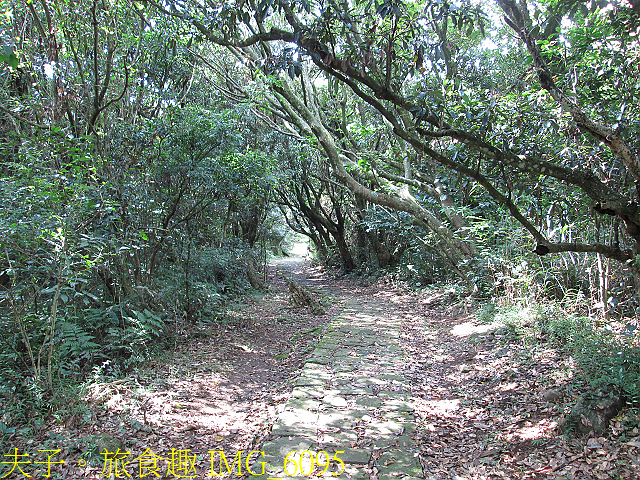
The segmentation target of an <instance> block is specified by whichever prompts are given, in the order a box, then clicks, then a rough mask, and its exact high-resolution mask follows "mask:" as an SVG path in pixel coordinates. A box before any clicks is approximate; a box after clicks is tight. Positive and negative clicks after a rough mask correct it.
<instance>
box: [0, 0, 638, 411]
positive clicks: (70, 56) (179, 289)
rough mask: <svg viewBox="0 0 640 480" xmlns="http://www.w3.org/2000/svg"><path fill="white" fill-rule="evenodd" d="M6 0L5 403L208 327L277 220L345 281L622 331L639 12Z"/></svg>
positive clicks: (2, 107) (633, 7)
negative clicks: (561, 306)
mask: <svg viewBox="0 0 640 480" xmlns="http://www.w3.org/2000/svg"><path fill="white" fill-rule="evenodd" d="M0 5H2V12H0V25H1V27H2V28H1V30H2V34H1V37H0V38H1V41H2V50H1V51H0V84H1V85H2V88H1V89H0V139H1V142H0V170H1V172H0V173H1V176H0V190H1V195H0V206H1V209H0V231H1V232H2V235H1V236H0V247H1V248H0V250H1V252H0V253H1V258H0V311H1V324H0V325H1V326H2V332H1V333H0V339H1V340H0V341H1V342H2V347H1V348H0V377H1V380H2V381H0V385H3V387H2V388H3V389H4V390H3V391H1V392H0V396H2V397H3V398H6V399H11V402H14V404H15V403H19V402H25V401H29V402H33V403H38V402H40V405H44V404H46V402H44V401H43V399H46V398H49V396H50V395H51V394H52V392H53V391H54V390H55V389H56V388H57V386H59V385H60V384H61V383H64V382H65V381H67V380H70V379H81V378H84V377H85V376H86V375H87V374H88V373H89V372H91V371H92V369H96V368H102V369H104V368H110V369H113V371H114V372H115V371H118V370H119V369H122V368H130V367H132V366H135V365H136V364H138V363H139V362H140V361H143V360H144V359H145V358H146V356H147V355H148V354H149V353H151V351H152V350H153V349H154V348H157V347H158V346H161V345H162V344H163V342H166V341H168V340H170V338H171V336H172V335H175V334H177V333H178V332H179V331H180V330H181V329H182V328H183V327H184V325H185V322H186V323H194V322H211V321H215V320H217V319H219V318H221V316H222V311H223V310H222V305H223V304H224V302H225V300H227V299H228V298H230V297H231V296H233V295H236V294H238V293H240V292H241V291H244V290H245V289H247V288H249V285H252V286H254V287H259V286H260V275H259V273H260V272H259V271H260V265H259V263H260V261H264V259H265V252H266V250H267V249H269V250H270V249H273V251H274V252H279V253H282V250H283V246H284V244H283V239H284V238H285V236H286V233H287V232H288V231H291V230H293V231H295V232H298V233H299V234H300V235H303V236H306V237H307V238H308V239H309V241H310V242H311V244H312V245H313V247H314V250H315V252H316V254H317V256H318V258H319V259H320V260H321V261H323V262H326V263H330V264H334V265H336V266H337V267H339V268H341V269H342V271H343V272H355V273H372V274H375V275H378V274H380V272H384V273H385V274H386V275H388V276H389V277H390V278H392V279H400V280H406V281H408V282H410V283H412V284H413V285H414V286H423V285H426V284H432V283H436V282H442V281H451V280H453V279H454V277H455V278H457V279H458V280H461V281H462V282H463V283H464V284H465V285H466V289H467V291H470V292H475V293H476V294H477V295H480V296H485V297H490V296H492V297H495V298H503V299H504V298H508V299H511V300H518V299H528V300H530V299H532V298H542V297H544V298H547V299H552V300H556V301H562V302H564V301H566V299H568V298H569V299H573V300H574V301H575V305H576V309H577V310H579V312H580V313H582V314H584V315H585V316H590V317H593V318H596V317H597V318H599V317H602V318H607V319H611V318H613V319H616V320H619V321H620V322H621V324H622V325H625V327H629V328H628V329H627V331H629V332H633V328H635V325H637V311H636V308H637V306H638V301H637V300H638V274H639V272H640V266H639V265H640V263H639V262H638V256H637V254H636V252H637V250H638V248H640V207H639V204H640V203H639V202H640V198H639V197H638V195H639V193H638V189H637V182H638V181H640V145H639V144H638V138H640V136H639V133H640V117H639V114H640V110H639V109H638V108H636V106H637V101H638V100H637V97H638V94H639V93H640V91H639V90H640V83H639V81H638V78H640V70H639V68H640V45H639V43H638V35H639V33H640V20H639V13H638V6H637V4H636V3H631V4H627V3H625V2H598V1H591V2H586V3H582V2H574V1H563V0H544V1H541V2H535V3H534V2H530V4H529V5H527V4H526V2H518V3H515V2H513V1H511V0H497V2H496V3H492V2H486V3H483V4H481V5H476V4H472V3H470V2H466V1H461V2H452V1H440V0H437V1H430V0H429V1H425V2H402V1H399V0H398V1H397V0H385V1H376V2H372V1H366V2H362V1H353V2H342V1H334V0H328V1H324V0H321V1H317V2H316V1H306V0H302V1H297V0H291V1H287V0H262V1H259V2H256V1H253V0H248V1H244V2H240V3H235V2H232V3H226V2H224V1H212V2H207V3H206V6H205V4H203V3H202V2H191V1H188V0H186V1H173V2H169V3H166V2H155V1H153V0H146V1H134V0H112V1H98V0H84V1H80V2H70V1H66V0H63V1H60V2H49V1H47V0H39V1H30V0H29V1H27V0H15V1H8V0H0ZM284 249H285V250H286V247H284ZM101 366H102V367H101ZM3 404H4V403H3ZM6 405H10V403H6ZM3 408H5V409H6V410H5V411H4V412H3V415H4V416H3V419H2V420H0V423H1V422H4V423H6V424H9V423H13V422H15V421H18V420H19V419H17V418H15V416H14V415H18V414H19V413H16V412H23V413H24V412H26V411H28V409H24V408H21V409H12V408H11V407H10V406H7V407H3ZM12 416H13V417H12Z"/></svg>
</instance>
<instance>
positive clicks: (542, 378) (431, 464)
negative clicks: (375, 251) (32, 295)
mask: <svg viewBox="0 0 640 480" xmlns="http://www.w3.org/2000/svg"><path fill="white" fill-rule="evenodd" d="M276 270H279V271H281V272H283V273H285V274H287V275H289V276H291V277H293V278H294V279H295V280H296V281H297V282H299V283H301V284H303V285H305V286H307V287H309V288H311V289H312V290H313V291H315V292H316V293H317V295H318V296H319V297H321V298H322V301H323V303H324V304H325V305H326V306H327V307H328V309H327V315H325V316H321V317H318V316H313V315H311V314H309V313H308V312H305V311H304V310H300V309H294V308H292V307H291V306H290V305H289V303H288V293H287V291H286V286H285V284H284V282H283V281H282V279H281V278H279V277H278V276H277V275H276ZM268 284H269V291H268V292H266V293H263V294H259V295H254V296H252V297H250V298H247V299H245V300H244V301H243V302H242V303H238V304H237V305H235V306H232V307H231V308H230V309H229V311H228V312H227V315H226V317H225V318H224V319H222V320H221V321H216V322H213V323H211V324H206V325H203V326H202V328H200V329H196V330H194V329H186V328H185V329H184V330H180V331H178V332H176V333H177V338H178V339H179V340H178V342H177V343H176V347H175V349H174V351H173V352H170V354H168V355H167V358H166V359H157V360H156V361H155V362H153V363H151V364H149V365H147V366H146V368H144V369H141V370H140V371H138V372H136V373H135V374H133V375H130V376H129V377H127V378H125V379H123V380H118V381H116V382H106V383H96V384H95V386H94V387H93V389H92V392H91V393H90V395H89V397H90V398H92V399H93V400H94V401H95V403H94V404H93V405H92V406H91V411H92V412H93V413H94V417H93V418H92V419H91V420H90V421H87V420H86V419H85V420H83V419H82V418H80V416H79V415H78V416H72V417H71V419H70V420H69V421H68V422H66V423H65V424H60V425H56V426H52V427H51V428H50V431H49V432H48V433H46V434H45V433H42V435H41V440H42V441H41V442H40V443H39V445H38V448H63V453H62V454H61V455H62V459H64V460H65V461H66V465H67V466H68V467H65V468H64V470H63V472H64V473H63V476H62V477H61V478H74V479H78V478H94V479H97V478H104V476H103V475H102V474H103V470H104V465H103V462H102V459H101V457H100V455H99V453H98V451H100V450H101V447H102V446H104V445H102V444H103V443H105V442H104V441H103V440H100V439H99V438H100V437H101V435H102V436H104V435H105V434H106V437H107V438H108V439H112V440H116V441H118V442H122V443H121V444H120V445H121V447H122V449H123V450H126V451H127V452H130V454H131V456H130V457H129V460H132V461H133V462H132V463H131V465H130V466H129V467H128V468H129V469H128V472H129V473H130V474H131V476H132V478H140V477H141V475H140V473H141V472H140V470H139V465H141V463H140V462H141V460H140V458H145V457H144V455H145V452H147V453H146V454H147V455H148V454H149V452H152V453H153V454H154V455H157V456H158V457H162V458H161V459H159V460H158V461H159V462H160V464H162V465H163V467H162V471H163V472H164V477H163V478H179V477H183V478H184V477H190V478H203V479H204V478H240V477H242V476H245V478H258V476H257V475H256V476H251V475H248V473H249V472H248V471H247V467H248V468H252V471H253V472H254V473H259V472H260V468H259V465H255V464H254V460H262V459H261V458H257V457H258V456H259V454H257V453H256V454H254V456H253V457H252V458H251V459H249V461H246V455H247V453H248V452H250V451H252V450H255V451H264V452H265V456H267V457H270V458H265V459H264V461H268V462H269V463H270V464H271V466H270V467H268V468H269V469H268V470H267V472H266V474H265V475H264V476H262V477H261V478H287V477H286V476H282V475H280V476H278V475H277V474H278V469H279V468H281V467H283V463H284V460H285V458H286V455H287V454H288V453H289V452H290V451H294V450H298V451H303V450H308V451H309V452H314V455H315V454H316V453H317V452H318V451H320V450H322V449H324V450H325V451H327V452H328V453H329V455H330V457H331V459H330V462H329V463H330V468H329V469H328V471H327V472H326V473H325V477H326V478H343V479H348V478H351V479H360V480H362V479H369V480H382V479H392V478H393V479H395V478H407V477H409V478H411V477H416V478H425V479H431V480H449V479H452V480H461V479H465V480H466V479H469V480H484V479H534V478H535V479H537V478H540V479H542V478H545V479H551V478H568V479H569V478H571V479H600V478H603V479H604V478H622V479H626V478H638V476H637V472H639V471H640V458H639V453H638V452H639V451H640V448H638V447H640V441H638V440H639V439H638V438H635V439H633V438H631V439H630V441H629V442H627V443H623V442H621V441H614V440H609V439H607V438H591V439H585V440H583V441H581V442H578V441H575V440H571V439H569V438H565V437H562V436H561V435H560V434H559V433H558V431H557V429H556V428H555V421H556V420H557V419H558V418H559V417H560V416H561V415H562V413H563V411H564V410H565V408H566V405H567V404H568V402H570V401H571V400H572V398H571V397H570V395H571V392H570V390H569V389H565V390H564V391H566V392H568V393H567V395H568V397H567V398H563V399H560V400H559V401H555V402H549V401H547V400H545V399H544V397H543V395H542V392H543V391H544V389H545V388H548V387H550V386H554V387H555V386H558V385H560V386H562V385H564V384H565V383H567V382H568V381H569V379H570V378H569V375H568V373H567V372H569V371H570V370H571V368H572V365H571V363H570V359H566V358H564V357H562V356H561V355H560V354H559V353H558V352H555V351H553V350H552V349H550V348H535V349H532V348H531V346H530V345H525V344H524V342H523V341H522V340H521V339H519V338H518V337H517V335H513V332H510V331H509V330H508V329H505V328H503V327H500V326H499V325H482V324H480V323H479V322H478V321H477V320H476V317H475V316H474V315H473V314H471V313H466V312H465V311H464V308H461V307H460V306H459V305H458V306H456V305H453V303H454V300H453V297H451V296H450V295H449V294H448V293H447V292H444V291H441V292H437V293H433V294H431V295H427V294H424V293H422V294H411V293H406V292H402V291H400V290H398V289H396V288H393V287H392V286H390V285H385V284H383V283H379V284H376V285H367V286H364V285H362V284H361V283H360V282H358V281H355V280H353V279H349V278H344V277H343V278H339V279H335V278H331V277H330V276H328V275H326V274H324V273H323V272H322V270H321V269H320V268H318V267H311V266H309V265H308V264H307V263H305V262H304V261H303V259H302V258H299V257H296V258H292V259H282V260H278V261H277V262H274V264H273V265H272V266H271V267H270V268H269V282H268ZM85 417H86V415H85ZM612 428H613V429H615V428H617V427H616V423H614V425H613V427H612ZM636 433H637V432H636ZM296 442H297V443H296ZM634 442H635V443H634ZM341 450H342V451H344V453H340V454H338V455H337V458H340V459H341V460H342V461H343V462H344V464H345V471H344V472H343V473H342V474H341V475H339V476H333V477H332V476H331V475H330V473H331V472H333V473H337V471H336V469H339V468H341V467H340V464H339V462H338V460H337V459H334V458H333V456H334V455H335V454H336V453H337V451H341ZM212 451H214V452H218V451H223V452H224V453H225V457H226V459H227V461H228V463H229V466H230V467H231V468H230V469H229V470H227V469H226V468H225V466H224V465H223V467H222V470H220V464H219V454H214V458H213V461H212V454H211V453H210V452H212ZM240 451H242V452H243V453H241V454H240V457H241V458H242V465H241V468H240V471H241V473H242V475H241V476H240V477H239V476H238V475H235V474H236V473H238V468H239V467H238V465H237V464H234V463H233V462H234V460H235V459H236V458H237V457H236V456H237V455H238V452H240ZM178 454H180V455H182V456H183V457H184V458H186V459H187V460H186V461H184V464H183V470H180V469H179V468H178V467H179V466H180V464H177V463H176V458H177V455H178ZM305 455H306V460H305V461H306V462H307V463H305V464H304V465H303V466H304V472H305V473H309V471H310V468H311V467H310V465H309V463H308V461H309V458H310V456H309V455H310V454H305ZM141 456H142V457H141ZM135 459H137V462H138V463H136V461H135ZM319 459H320V463H321V464H323V465H324V461H323V460H324V458H323V457H322V456H321V457H320V458H319ZM81 460H89V462H88V463H87V465H86V466H82V467H80V466H78V464H79V463H80V464H81V463H82V462H81ZM290 460H293V461H294V462H297V466H298V469H297V470H298V472H299V467H300V463H299V458H298V457H296V456H295V455H293V456H292V457H291V458H290ZM316 460H317V458H316ZM172 462H173V474H172V473H171V471H169V472H167V466H171V465H172ZM234 465H235V466H234ZM288 467H289V469H288V472H290V473H291V472H292V471H293V467H294V463H291V461H290V462H289V463H288ZM316 467H317V464H316ZM56 468H57V467H56ZM212 469H213V471H212ZM322 469H323V467H321V468H315V469H313V470H311V473H312V474H313V475H316V476H319V474H320V472H321V471H322ZM229 471H231V473H229ZM212 473H216V474H218V473H222V475H216V476H215V477H214V476H212V475H211V474H212ZM267 473H268V475H267ZM194 475H195V476H194ZM152 477H153V475H152ZM302 478H309V476H307V477H302Z"/></svg>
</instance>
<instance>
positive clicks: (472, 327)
mask: <svg viewBox="0 0 640 480" xmlns="http://www.w3.org/2000/svg"><path fill="white" fill-rule="evenodd" d="M501 325H502V324H498V323H490V324H488V325H476V324H475V323H474V322H464V323H461V324H459V325H456V326H455V327H453V328H452V329H451V335H455V336H456V337H468V336H469V335H473V334H474V333H487V332H488V331H490V330H495V329H497V328H499V327H500V326H501Z"/></svg>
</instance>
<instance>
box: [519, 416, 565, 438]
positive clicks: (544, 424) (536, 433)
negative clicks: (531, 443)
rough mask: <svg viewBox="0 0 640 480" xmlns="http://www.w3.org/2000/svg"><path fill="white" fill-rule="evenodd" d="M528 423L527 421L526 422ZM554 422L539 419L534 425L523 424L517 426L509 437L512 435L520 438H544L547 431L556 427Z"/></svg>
mask: <svg viewBox="0 0 640 480" xmlns="http://www.w3.org/2000/svg"><path fill="white" fill-rule="evenodd" d="M527 423H528V422H527ZM556 425H557V424H556V422H553V421H550V420H549V419H546V418H545V419H544V420H540V421H539V422H538V423H536V424H535V425H531V424H528V425H525V426H524V427H522V428H519V429H518V430H516V431H515V432H513V434H512V435H511V438H510V440H511V439H513V437H518V438H520V439H521V440H535V439H537V438H544V437H545V436H546V435H547V432H548V431H550V430H553V429H554V428H556Z"/></svg>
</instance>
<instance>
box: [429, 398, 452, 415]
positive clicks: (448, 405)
mask: <svg viewBox="0 0 640 480" xmlns="http://www.w3.org/2000/svg"><path fill="white" fill-rule="evenodd" d="M426 406H427V408H429V410H430V412H429V413H431V414H433V415H437V416H440V417H450V416H452V413H453V412H455V411H456V410H458V409H459V408H460V399H459V398H456V399H453V400H431V401H429V402H427V403H426Z"/></svg>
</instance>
